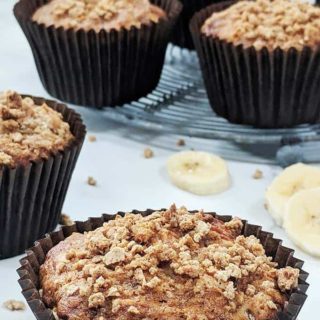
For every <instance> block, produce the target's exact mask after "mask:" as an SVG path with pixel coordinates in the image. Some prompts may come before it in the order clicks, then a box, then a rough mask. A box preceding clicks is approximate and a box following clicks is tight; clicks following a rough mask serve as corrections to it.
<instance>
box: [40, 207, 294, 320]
mask: <svg viewBox="0 0 320 320" xmlns="http://www.w3.org/2000/svg"><path fill="white" fill-rule="evenodd" d="M242 228H243V223H242V221H241V220H240V219H237V218H235V219H233V220H231V221H229V222H226V223H224V222H222V221H220V220H218V219H216V218H214V217H213V216H211V215H208V214H204V213H203V212H202V211H198V212H196V213H194V214H191V213H189V212H188V210H187V209H186V208H184V207H181V208H176V207H175V206H172V207H171V208H170V209H168V210H165V211H161V212H154V213H153V214H151V215H148V216H146V217H143V216H142V215H140V214H132V213H127V214H126V215H125V216H124V217H121V216H117V217H116V218H115V219H114V220H110V221H109V222H107V223H105V224H104V225H103V226H102V227H100V228H98V229H96V230H94V231H89V232H87V233H85V234H78V233H74V234H72V235H71V236H70V237H68V238H66V239H65V240H64V241H62V242H60V243H59V244H58V245H57V246H55V247H53V248H52V249H51V250H50V251H49V253H48V254H47V258H46V261H45V263H44V264H43V265H42V266H41V269H40V278H41V286H42V288H43V299H44V301H45V303H47V304H48V305H51V306H54V307H56V310H57V314H58V315H59V317H60V318H68V319H70V320H75V319H79V318H80V319H83V320H95V319H99V318H98V317H102V318H103V317H104V318H105V317H106V315H108V319H109V320H122V319H127V320H138V319H150V320H155V319H170V320H180V319H184V317H185V319H192V320H194V319H208V320H210V319H226V320H235V319H248V320H249V319H250V320H252V319H254V320H265V319H272V318H273V317H274V316H275V314H276V313H277V311H278V310H279V309H280V308H282V307H283V306H284V304H285V302H286V301H287V298H286V295H285V294H284V293H282V292H286V291H288V290H290V289H291V288H293V287H296V286H297V281H296V276H297V275H298V274H299V270H297V269H292V268H288V267H287V268H284V269H276V263H274V262H272V261H271V258H269V257H267V256H266V254H265V251H264V249H263V247H262V245H261V243H260V241H259V240H258V239H257V238H256V237H254V236H250V237H245V236H243V235H241V231H242ZM71 297H72V299H71ZM70 299H71V300H70ZM72 301H76V303H77V307H76V308H75V307H74V304H73V302H72ZM203 301H206V302H207V303H205V304H204V303H203ZM93 314H95V315H96V317H97V318H94V316H92V315H93ZM72 315H74V316H75V317H78V318H74V317H73V316H72Z"/></svg>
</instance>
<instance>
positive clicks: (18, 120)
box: [0, 91, 86, 259]
mask: <svg viewBox="0 0 320 320" xmlns="http://www.w3.org/2000/svg"><path fill="white" fill-rule="evenodd" d="M0 123H1V127H0V199H1V200H0V259H3V258H7V257H11V256H14V255H18V254H20V253H22V252H23V251H24V250H25V249H26V248H28V247H29V246H30V245H31V244H32V243H33V242H34V241H35V240H36V239H38V238H39V237H42V236H43V235H44V234H45V233H46V232H49V231H52V230H54V228H55V227H56V226H57V224H58V220H59V216H60V214H61V208H62V205H63V202H64V199H65V196H66V193H67V190H68V186H69V182H70V179H71V176H72V173H73V170H74V167H75V165H76V162H77V158H78V155H79V152H80V150H81V147H82V143H83V140H84V137H85V132H86V130H85V126H84V124H83V123H82V120H81V117H80V116H79V115H78V114H77V113H75V112H74V111H73V110H71V109H69V108H67V107H66V106H65V105H63V104H60V103H57V102H54V101H50V100H45V99H42V98H36V97H32V96H21V95H19V94H18V93H16V92H12V91H8V92H5V93H3V94H1V95H0Z"/></svg>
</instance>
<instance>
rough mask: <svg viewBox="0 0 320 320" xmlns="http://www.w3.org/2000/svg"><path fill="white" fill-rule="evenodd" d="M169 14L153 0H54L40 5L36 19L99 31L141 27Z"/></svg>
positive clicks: (34, 17) (77, 28)
mask: <svg viewBox="0 0 320 320" xmlns="http://www.w3.org/2000/svg"><path fill="white" fill-rule="evenodd" d="M165 16H166V13H165V12H164V11H163V10H162V9H161V8H160V7H158V6H155V5H153V4H151V3H150V2H149V0H91V1H88V0H52V1H50V2H49V3H47V4H45V5H43V6H41V7H40V8H38V10H36V12H35V13H34V15H33V17H32V20H33V21H36V22H37V23H39V24H45V25H46V26H52V25H53V26H55V27H56V28H58V27H64V28H66V29H69V28H73V29H75V30H79V29H84V30H85V31H89V30H91V29H93V30H95V31H96V32H99V31H100V30H102V29H104V30H106V31H110V30H111V29H116V30H120V29H121V28H126V29H130V28H131V27H137V28H140V27H141V26H142V25H143V24H150V23H151V22H155V23H156V22H158V21H159V20H160V19H161V18H164V17H165Z"/></svg>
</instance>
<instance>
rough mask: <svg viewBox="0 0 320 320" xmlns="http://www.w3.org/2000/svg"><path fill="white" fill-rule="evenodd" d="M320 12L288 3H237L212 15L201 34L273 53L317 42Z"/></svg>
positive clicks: (284, 0)
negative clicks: (266, 49)
mask: <svg viewBox="0 0 320 320" xmlns="http://www.w3.org/2000/svg"><path fill="white" fill-rule="evenodd" d="M319 28H320V8H318V7H315V6H313V5H311V4H310V3H307V2H300V1H290V0H274V1H270V0H257V1H240V2H237V3H235V4H234V5H232V6H230V7H228V8H227V9H225V10H223V11H220V12H214V13H213V14H212V15H211V17H209V18H208V19H207V20H206V21H205V23H204V25H203V26H202V28H201V31H202V32H203V33H204V34H205V35H207V36H212V37H217V38H219V39H221V40H225V41H227V42H232V43H233V44H234V45H240V44H242V45H243V46H244V47H245V48H247V47H250V46H253V47H254V48H255V49H257V50H260V49H262V48H263V47H266V48H268V49H269V50H274V49H276V48H277V47H280V48H281V49H283V50H288V49H290V48H292V47H293V48H296V49H298V50H302V49H303V47H304V46H309V47H312V48H314V47H316V46H318V45H319V42H320V35H319Z"/></svg>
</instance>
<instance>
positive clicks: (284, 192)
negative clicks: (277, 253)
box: [265, 163, 320, 226]
mask: <svg viewBox="0 0 320 320" xmlns="http://www.w3.org/2000/svg"><path fill="white" fill-rule="evenodd" d="M317 187H320V169H318V168H316V167H313V166H309V165H305V164H303V163H297V164H294V165H292V166H290V167H288V168H286V169H285V170H284V171H283V172H282V173H281V174H280V175H279V176H277V177H276V178H275V179H274V180H273V182H272V183H271V185H270V186H269V187H268V189H267V192H266V195H265V198H266V206H267V209H268V211H269V213H270V214H271V215H272V217H273V218H274V219H275V221H276V222H277V223H278V224H279V225H280V226H282V224H283V218H284V213H285V208H286V205H287V203H288V201H289V199H290V198H291V197H292V196H293V195H294V194H295V193H296V192H298V191H301V190H306V189H311V188H317Z"/></svg>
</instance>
